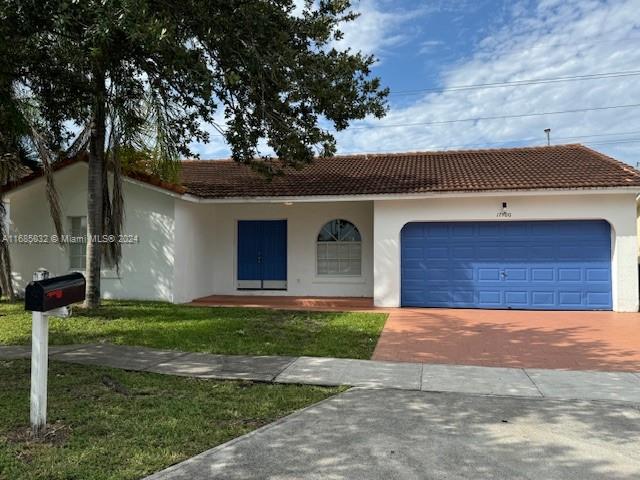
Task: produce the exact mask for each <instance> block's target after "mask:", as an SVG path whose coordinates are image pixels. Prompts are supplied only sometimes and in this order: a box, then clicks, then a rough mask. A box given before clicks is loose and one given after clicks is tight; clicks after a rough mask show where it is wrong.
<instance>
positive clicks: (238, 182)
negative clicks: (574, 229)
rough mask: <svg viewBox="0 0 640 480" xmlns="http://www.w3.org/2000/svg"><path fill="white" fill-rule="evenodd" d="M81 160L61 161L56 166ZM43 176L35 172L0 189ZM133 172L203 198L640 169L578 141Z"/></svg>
mask: <svg viewBox="0 0 640 480" xmlns="http://www.w3.org/2000/svg"><path fill="white" fill-rule="evenodd" d="M78 160H83V158H78V159H74V160H67V161H65V162H61V163H60V164H58V165H57V166H56V169H60V168H64V167H66V166H67V165H70V164H72V163H75V162H77V161H78ZM40 176H42V175H41V173H35V174H32V175H29V176H27V177H25V178H22V179H21V180H19V181H18V182H14V183H13V184H11V185H9V186H8V187H9V188H5V191H7V190H10V189H11V188H15V187H16V186H18V185H23V184H25V183H28V182H29V181H31V180H33V179H35V178H38V177H40ZM129 176H130V177H131V178H132V179H134V180H138V181H140V182H143V183H146V184H150V185H153V186H155V187H158V188H161V189H164V190H168V191H171V192H174V193H177V194H191V195H194V196H197V197H201V198H211V199H221V198H256V197H309V196H340V195H378V194H420V193H431V192H480V191H492V190H536V189H585V188H612V187H613V188H615V187H638V190H639V191H640V172H638V171H637V170H635V169H633V168H632V167H630V166H629V165H627V164H625V163H622V162H619V161H618V160H615V159H613V158H611V157H608V156H606V155H604V154H602V153H600V152H596V151H595V150H591V149H590V148H587V147H585V146H583V145H554V146H547V147H519V148H500V149H490V150H457V151H442V152H411V153H388V154H387V153H385V154H362V155H338V156H335V157H330V158H317V159H315V160H314V162H313V163H311V164H310V165H307V166H306V167H304V168H303V169H301V170H295V169H293V168H286V169H284V175H282V176H275V177H273V178H271V179H267V178H265V177H264V176H262V175H260V174H259V173H256V172H255V171H253V170H251V168H249V167H248V166H246V165H242V164H239V163H237V162H234V161H232V160H185V161H183V162H182V169H181V179H180V182H179V184H171V183H167V182H163V181H161V180H160V179H158V178H156V177H154V176H151V175H147V174H143V173H136V174H131V175H129Z"/></svg>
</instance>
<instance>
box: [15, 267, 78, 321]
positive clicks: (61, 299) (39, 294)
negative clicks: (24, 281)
mask: <svg viewBox="0 0 640 480" xmlns="http://www.w3.org/2000/svg"><path fill="white" fill-rule="evenodd" d="M86 284H87V282H86V281H85V279H84V275H82V274H81V273H70V274H68V275H62V276H60V277H52V278H47V279H44V280H36V281H33V282H31V283H30V284H29V285H27V288H26V290H25V293H24V309H25V310H29V311H31V312H47V311H49V310H53V309H54V308H60V307H66V306H67V305H71V304H72V303H76V302H82V301H83V300H84V296H85V288H86Z"/></svg>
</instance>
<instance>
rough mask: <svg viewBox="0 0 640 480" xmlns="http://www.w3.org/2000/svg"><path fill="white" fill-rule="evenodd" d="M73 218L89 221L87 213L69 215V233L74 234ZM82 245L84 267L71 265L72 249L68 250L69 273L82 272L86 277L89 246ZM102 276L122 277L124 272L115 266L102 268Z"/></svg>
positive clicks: (110, 277) (106, 277) (108, 277)
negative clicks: (72, 227)
mask: <svg viewBox="0 0 640 480" xmlns="http://www.w3.org/2000/svg"><path fill="white" fill-rule="evenodd" d="M72 218H84V219H85V222H86V221H87V220H86V218H87V216H86V215H69V216H67V221H68V223H69V234H72V232H71V219H72ZM82 246H83V248H84V261H85V266H84V268H74V267H72V266H71V252H70V250H67V272H69V273H76V272H77V273H81V274H82V275H84V276H85V277H86V276H87V253H86V248H87V244H86V242H85V243H82ZM100 278H104V279H121V278H122V272H120V274H118V271H117V270H116V269H115V268H104V267H103V268H101V269H100Z"/></svg>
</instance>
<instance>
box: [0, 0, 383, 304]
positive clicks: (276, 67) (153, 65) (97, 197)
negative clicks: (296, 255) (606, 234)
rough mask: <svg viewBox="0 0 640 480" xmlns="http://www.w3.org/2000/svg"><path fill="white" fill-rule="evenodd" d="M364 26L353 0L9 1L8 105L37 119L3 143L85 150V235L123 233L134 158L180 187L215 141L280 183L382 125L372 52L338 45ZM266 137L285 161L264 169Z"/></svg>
mask: <svg viewBox="0 0 640 480" xmlns="http://www.w3.org/2000/svg"><path fill="white" fill-rule="evenodd" d="M356 17H357V15H356V14H355V13H353V11H352V8H351V4H350V2H349V1H348V0H319V1H316V2H311V1H308V2H307V3H306V6H305V8H303V9H302V11H296V10H295V4H294V1H293V0H178V1H168V0H0V34H2V39H1V42H2V45H0V63H1V64H2V65H1V66H0V69H2V71H1V72H0V95H2V96H3V98H2V99H0V107H2V108H5V113H6V112H13V111H14V110H17V111H20V112H21V114H22V117H21V118H25V119H27V121H26V122H25V125H20V128H23V129H24V130H25V131H23V132H21V133H19V135H18V136H17V137H16V136H15V135H14V136H11V135H5V137H6V138H11V139H15V138H23V137H21V136H20V135H26V137H27V138H29V140H30V141H31V143H32V145H35V147H36V148H35V151H36V153H37V156H38V158H39V159H40V161H41V162H42V163H43V165H45V167H46V166H47V165H48V164H49V163H51V162H50V161H53V160H52V159H55V158H56V156H65V155H72V154H76V153H78V152H80V151H83V150H85V151H86V152H87V154H88V158H89V174H88V198H87V211H88V217H87V225H88V234H89V236H90V237H91V236H93V235H98V236H99V235H102V234H103V233H109V234H116V236H117V234H118V233H119V231H120V229H121V227H122V218H123V214H124V213H123V209H124V205H123V199H122V189H121V173H122V163H123V159H125V161H126V160H127V159H128V160H132V159H133V160H136V157H137V155H138V154H139V153H140V152H143V153H144V155H145V156H148V157H149V158H150V161H149V162H145V164H148V165H151V168H152V170H153V171H154V172H155V173H158V174H160V175H162V176H164V177H165V178H166V177H171V178H174V179H175V178H176V177H177V175H178V172H177V170H178V168H179V162H177V160H178V159H179V158H180V157H186V156H191V155H192V154H193V152H191V151H190V148H189V146H190V144H191V143H192V142H194V141H197V142H206V141H208V140H209V139H210V135H212V134H214V135H221V136H223V137H224V139H225V140H226V142H227V143H228V145H229V146H230V149H231V152H232V157H233V158H234V159H235V160H236V161H239V162H244V163H247V164H249V165H251V166H252V167H253V168H256V169H258V170H261V171H263V172H264V173H266V174H273V173H275V172H277V171H278V169H279V168H281V167H282V166H283V165H291V166H294V167H299V166H303V165H305V164H306V163H308V162H310V161H312V159H313V157H314V155H322V156H329V155H332V154H333V153H334V152H335V149H336V145H335V138H334V136H333V135H332V133H331V129H332V128H333V129H336V130H342V129H344V128H346V127H347V126H348V124H349V122H350V121H352V120H354V119H362V118H365V117H367V116H375V117H381V116H383V115H384V114H385V112H386V96H387V94H388V91H387V89H383V88H382V87H381V84H380V80H379V79H378V78H375V77H372V75H371V67H372V65H373V63H374V61H375V59H374V57H373V56H368V55H363V54H362V53H360V52H354V51H352V50H350V49H346V50H339V49H336V48H335V42H336V41H338V40H339V39H340V38H341V36H342V33H341V31H340V27H341V25H343V24H344V23H345V22H350V21H353V20H354V19H355V18H356ZM0 113H1V112H0ZM0 121H2V119H1V118H0ZM25 132H26V133H25ZM4 133H5V132H3V134H4ZM12 141H13V140H12ZM262 142H265V143H266V145H268V147H270V149H271V150H273V152H274V153H275V155H276V156H277V157H278V158H279V162H277V163H276V162H265V161H261V160H264V159H265V158H264V157H261V155H260V154H261V153H262V151H261V148H260V147H261V146H262V147H264V144H263V143H262ZM14 143H15V142H14ZM18 143H19V142H18ZM125 163H126V162H125ZM129 163H130V162H129ZM107 172H112V174H113V180H112V185H111V186H110V185H109V181H108V175H107ZM107 247H108V248H106V249H105V250H104V251H103V250H102V247H101V245H100V244H94V243H92V242H91V241H89V242H88V243H87V259H88V267H87V270H88V272H89V278H88V281H87V291H88V295H89V296H90V297H91V299H92V300H91V302H90V303H92V304H97V302H98V301H99V294H100V292H99V280H100V275H99V272H100V265H101V260H102V256H103V255H104V256H105V258H106V259H107V261H108V262H109V263H112V264H113V263H115V264H116V265H117V264H118V261H119V258H120V250H119V245H117V244H109V245H108V246H107ZM96 298H97V299H98V300H96Z"/></svg>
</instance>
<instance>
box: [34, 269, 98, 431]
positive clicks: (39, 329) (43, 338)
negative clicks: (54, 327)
mask: <svg viewBox="0 0 640 480" xmlns="http://www.w3.org/2000/svg"><path fill="white" fill-rule="evenodd" d="M84 286H85V281H84V277H83V276H82V275H80V274H70V275H66V276H62V277H56V278H51V279H49V272H48V271H46V270H38V271H37V272H35V273H34V274H33V282H32V283H31V284H29V285H28V286H27V290H26V293H25V308H26V309H27V310H31V325H32V329H31V397H30V401H31V411H30V417H31V430H32V433H33V435H34V436H40V435H42V434H43V433H44V431H45V429H46V425H47V370H48V360H49V358H48V357H49V317H50V316H53V317H68V316H69V315H70V313H71V307H69V306H67V305H68V304H70V303H73V302H75V301H79V300H80V299H84ZM65 303H66V305H65Z"/></svg>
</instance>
